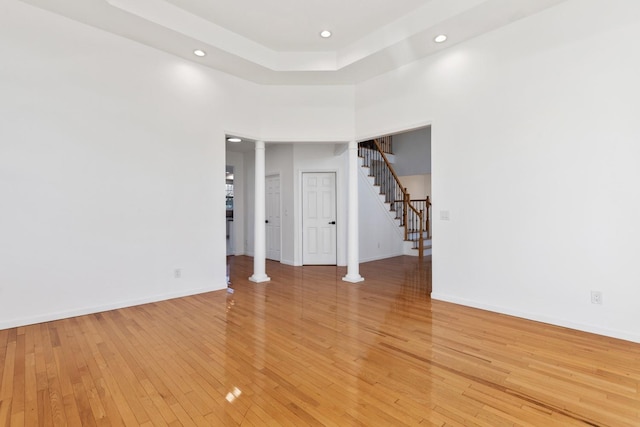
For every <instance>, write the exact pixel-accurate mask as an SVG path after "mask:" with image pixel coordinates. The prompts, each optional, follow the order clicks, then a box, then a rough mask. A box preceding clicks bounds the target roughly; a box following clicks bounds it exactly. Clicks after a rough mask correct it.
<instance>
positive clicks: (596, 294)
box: [591, 291, 602, 304]
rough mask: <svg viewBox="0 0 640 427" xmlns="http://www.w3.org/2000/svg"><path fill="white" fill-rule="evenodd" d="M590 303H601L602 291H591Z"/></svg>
mask: <svg viewBox="0 0 640 427" xmlns="http://www.w3.org/2000/svg"><path fill="white" fill-rule="evenodd" d="M591 304H602V292H600V291H591Z"/></svg>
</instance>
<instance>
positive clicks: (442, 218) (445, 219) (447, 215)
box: [440, 211, 449, 221]
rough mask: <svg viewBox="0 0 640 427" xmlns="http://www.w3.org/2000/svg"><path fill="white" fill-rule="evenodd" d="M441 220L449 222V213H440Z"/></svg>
mask: <svg viewBox="0 0 640 427" xmlns="http://www.w3.org/2000/svg"><path fill="white" fill-rule="evenodd" d="M440 220H441V221H449V211H440Z"/></svg>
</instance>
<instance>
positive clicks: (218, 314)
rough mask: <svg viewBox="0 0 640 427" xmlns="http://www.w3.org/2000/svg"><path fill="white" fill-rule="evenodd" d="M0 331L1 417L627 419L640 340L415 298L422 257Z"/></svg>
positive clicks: (26, 421) (634, 407)
mask: <svg viewBox="0 0 640 427" xmlns="http://www.w3.org/2000/svg"><path fill="white" fill-rule="evenodd" d="M231 262H232V266H231V272H232V287H233V289H234V291H235V292H234V293H227V292H226V291H219V292H212V293H208V294H203V295H198V296H193V297H188V298H181V299H176V300H172V301H165V302H160V303H155V304H147V305H143V306H138V307H132V308H126V309H121V310H115V311H109V312H104V313H99V314H94V315H89V316H82V317H77V318H72V319H67V320H61V321H56V322H49V323H44V324H38V325H32V326H27V327H21V328H15V329H8V330H2V331H0V426H2V425H6V426H9V425H10V426H21V425H26V426H38V425H70V426H93V425H99V426H108V425H131V426H134V425H149V426H151V425H158V426H160V425H172V426H178V425H203V426H235V425H243V426H263V425H276V426H279V425H290V426H303V425H329V426H331V425H333V426H352V425H354V426H356V425H358V426H402V425H419V426H430V425H438V426H445V425H446V426H460V425H465V426H467V425H471V426H475V425H478V426H491V427H494V426H516V425H526V426H568V425H590V426H640V389H639V387H640V345H637V344H632V343H629V342H624V341H619V340H615V339H610V338H604V337H600V336H596V335H590V334H586V333H581V332H576V331H572V330H568V329H563V328H558V327H553V326H548V325H544V324H540V323H535V322H529V321H525V320H521V319H516V318H512V317H508V316H503V315H498V314H493V313H488V312H484V311H480V310H475V309H471V308H465V307H461V306H456V305H453V304H448V303H443V302H438V301H431V300H430V299H429V297H428V294H429V288H430V285H431V283H430V277H431V264H430V261H429V258H427V259H426V260H425V262H424V264H422V265H419V264H418V260H417V258H412V257H400V258H393V259H389V260H384V261H378V262H372V263H367V264H363V265H362V266H361V273H362V275H363V276H364V277H365V278H366V281H365V282H363V283H360V284H356V285H354V284H349V283H346V282H343V281H342V280H341V278H342V276H343V275H344V274H345V270H344V269H343V268H335V267H304V268H300V267H297V268H294V267H289V266H284V265H280V264H276V263H272V262H268V264H267V272H268V274H269V275H270V276H271V278H272V281H271V282H268V283H264V284H255V283H252V282H249V281H248V280H247V277H249V276H250V275H251V269H252V260H251V259H250V258H246V257H233V258H231Z"/></svg>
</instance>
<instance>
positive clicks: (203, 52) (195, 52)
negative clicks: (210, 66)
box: [193, 49, 207, 57]
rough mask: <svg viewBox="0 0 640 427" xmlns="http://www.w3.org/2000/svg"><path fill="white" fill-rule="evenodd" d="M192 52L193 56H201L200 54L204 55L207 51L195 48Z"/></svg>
mask: <svg viewBox="0 0 640 427" xmlns="http://www.w3.org/2000/svg"><path fill="white" fill-rule="evenodd" d="M193 54H194V55H195V56H200V57H202V56H205V55H206V54H207V52H205V51H204V50H202V49H196V50H194V51H193Z"/></svg>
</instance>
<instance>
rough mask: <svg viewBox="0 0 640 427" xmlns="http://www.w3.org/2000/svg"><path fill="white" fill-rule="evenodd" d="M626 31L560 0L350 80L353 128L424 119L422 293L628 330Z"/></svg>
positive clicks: (632, 199) (629, 6)
mask: <svg viewBox="0 0 640 427" xmlns="http://www.w3.org/2000/svg"><path fill="white" fill-rule="evenodd" d="M638 40H640V2H637V1H634V0H611V1H606V2H605V1H603V0H572V1H567V2H566V3H562V4H560V5H559V6H556V7H554V8H551V9H548V10H546V11H544V12H542V13H540V14H538V15H535V16H533V17H530V18H527V19H525V20H521V21H518V22H516V23H514V24H512V25H510V26H508V27H506V28H503V29H501V30H498V31H494V32H492V33H489V34H487V35H485V36H483V37H480V38H478V39H475V40H473V41H470V42H467V43H464V44H460V45H457V46H454V47H451V48H449V49H447V50H445V51H443V52H442V53H440V54H438V55H437V56H434V57H432V58H429V59H426V60H423V61H419V62H416V63H413V64H411V65H409V66H407V67H404V68H402V69H399V70H397V71H395V72H393V73H389V74H386V75H384V76H380V77H379V78H375V79H373V80H370V81H368V82H366V83H364V84H361V85H359V86H358V87H357V91H356V102H357V107H356V110H357V111H356V122H357V133H358V134H362V135H375V134H384V133H391V132H393V131H397V130H401V129H403V128H410V127H414V126H415V125H416V124H424V123H428V124H432V150H433V151H432V156H433V157H432V159H433V165H432V166H433V175H434V179H433V200H434V203H435V204H434V218H435V223H434V225H433V234H434V247H435V248H436V250H435V251H434V255H433V297H434V298H437V299H442V300H449V301H454V302H458V303H462V304H467V305H470V306H477V307H482V308H488V309H491V310H495V311H499V312H503V313H511V314H515V315H518V316H522V317H526V318H530V319H537V320H541V321H545V322H550V323H554V324H558V325H565V326H569V327H574V328H578V329H583V330H587V331H593V332H596V333H601V334H605V335H610V336H615V337H621V338H625V339H630V340H634V341H640V309H639V305H638V301H640V286H638V278H637V275H638V273H637V258H638V255H639V254H640V222H638V220H637V219H638V218H639V217H640V192H638V189H637V186H638V182H640V168H638V159H639V158H640V144H638V141H640V127H639V126H638V124H637V122H638V117H639V116H640V115H639V113H640V109H639V107H638V105H639V104H638V99H640V79H638V78H637V76H638V75H640V49H638V46H637V41H638ZM441 210H447V211H450V218H451V220H450V221H440V220H438V218H439V211H441ZM591 290H599V291H602V293H603V300H604V303H603V305H601V306H599V305H592V304H591V303H590V291H591Z"/></svg>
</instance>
